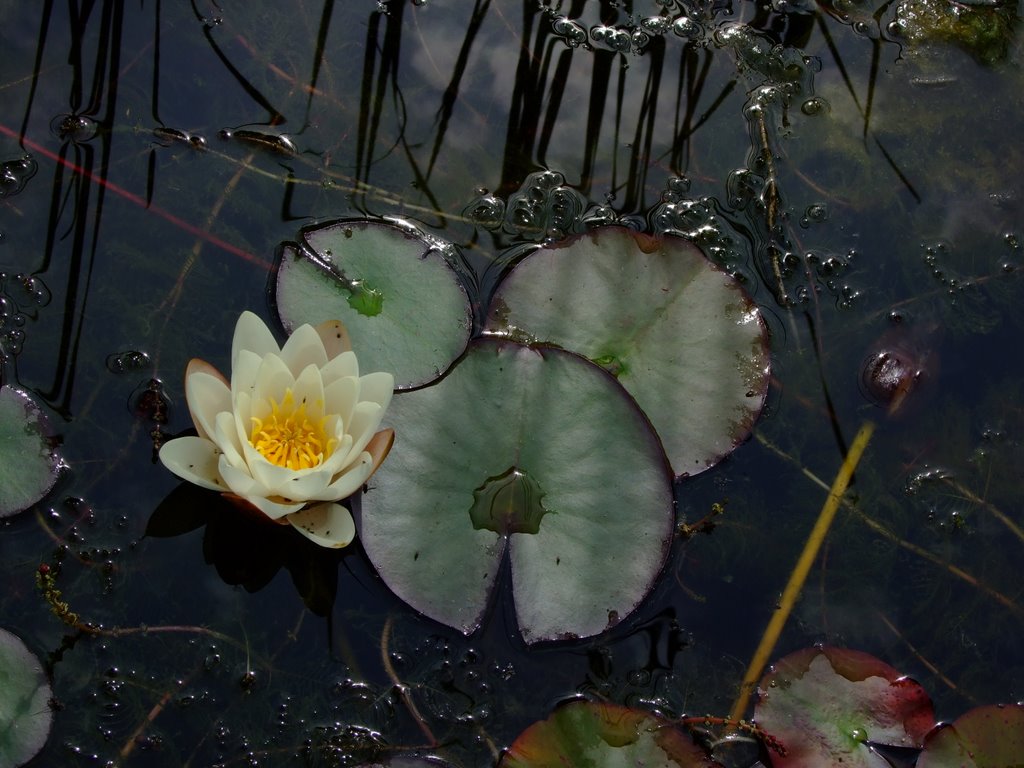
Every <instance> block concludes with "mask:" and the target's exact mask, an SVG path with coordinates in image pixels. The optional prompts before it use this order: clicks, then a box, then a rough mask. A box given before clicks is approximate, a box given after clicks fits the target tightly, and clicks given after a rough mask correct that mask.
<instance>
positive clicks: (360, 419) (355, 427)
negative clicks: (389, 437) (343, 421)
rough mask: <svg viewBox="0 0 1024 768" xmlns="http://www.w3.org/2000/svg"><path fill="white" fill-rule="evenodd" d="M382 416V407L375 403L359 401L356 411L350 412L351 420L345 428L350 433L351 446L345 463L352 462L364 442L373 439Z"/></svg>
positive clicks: (360, 450)
mask: <svg viewBox="0 0 1024 768" xmlns="http://www.w3.org/2000/svg"><path fill="white" fill-rule="evenodd" d="M383 416H384V409H383V408H381V407H380V406H379V405H377V404H376V403H370V402H366V403H359V405H357V406H356V412H355V413H354V414H352V422H351V423H350V424H349V425H348V428H347V431H348V433H349V434H350V435H352V448H351V450H350V451H349V457H348V461H347V462H346V463H352V462H353V461H354V459H355V457H356V456H358V455H359V454H360V453H361V452H362V450H363V448H365V447H366V444H367V443H368V442H370V440H372V439H373V436H374V434H375V433H376V432H377V427H379V426H380V420H381V418H383Z"/></svg>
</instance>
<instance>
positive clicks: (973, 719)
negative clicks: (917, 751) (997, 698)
mask: <svg viewBox="0 0 1024 768" xmlns="http://www.w3.org/2000/svg"><path fill="white" fill-rule="evenodd" d="M1022 765H1024V705H1021V704H1013V705H1003V704H993V705H990V706H987V707H977V708H975V709H972V710H971V711H970V712H967V713H966V714H964V715H962V716H960V717H958V718H957V719H956V720H954V721H953V722H952V723H950V724H949V725H942V726H939V727H938V728H936V729H935V730H934V731H932V732H931V733H930V734H928V738H927V739H925V744H924V751H923V752H922V753H921V757H920V758H918V761H917V768H1019V766H1022Z"/></svg>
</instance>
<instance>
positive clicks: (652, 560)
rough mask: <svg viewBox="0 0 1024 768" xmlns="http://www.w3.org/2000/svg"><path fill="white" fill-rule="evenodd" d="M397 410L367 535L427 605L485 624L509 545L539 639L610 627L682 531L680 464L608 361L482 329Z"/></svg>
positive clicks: (406, 595) (526, 633) (531, 628)
mask: <svg viewBox="0 0 1024 768" xmlns="http://www.w3.org/2000/svg"><path fill="white" fill-rule="evenodd" d="M388 415H389V421H390V422H391V423H393V424H396V425H400V427H399V430H400V434H401V439H400V440H397V441H396V442H395V447H394V449H393V450H392V452H391V455H390V456H389V458H388V461H387V462H386V463H385V464H384V466H382V468H381V471H380V472H379V473H378V475H377V476H376V477H375V478H374V481H373V483H371V486H370V491H369V492H368V493H367V494H365V495H364V496H363V499H362V510H361V527H360V537H361V539H362V542H363V547H364V549H365V550H366V553H367V555H368V556H369V558H370V560H371V561H372V562H373V564H374V566H375V567H376V569H377V572H378V573H379V574H380V575H381V577H382V578H383V579H384V581H385V582H386V583H387V584H388V586H389V587H390V588H391V589H392V591H394V592H395V593H396V594H398V595H399V597H401V598H402V599H404V600H405V601H406V602H408V603H409V604H410V605H412V606H413V607H414V608H416V609H417V610H418V611H420V612H421V613H423V614H426V615H427V616H429V617H431V618H433V619H436V620H437V621H440V622H442V623H443V624H447V625H448V626H452V627H455V628H457V629H460V630H461V631H463V632H464V633H467V634H469V633H471V632H473V631H474V630H475V629H476V628H478V627H479V626H480V623H481V622H482V620H483V617H484V615H485V613H486V611H487V608H488V606H489V604H490V600H491V596H492V593H493V591H494V587H495V585H496V584H497V583H499V580H498V573H499V571H500V569H501V565H502V562H503V560H504V558H505V556H506V553H507V555H508V558H509V565H510V566H511V568H510V571H511V582H512V596H513V600H514V602H515V610H516V617H517V620H518V623H519V629H520V632H521V633H522V635H523V638H524V640H526V642H528V643H536V642H541V641H548V640H561V639H570V638H578V637H589V636H592V635H595V634H598V633H600V632H603V631H604V630H606V629H608V628H609V627H611V626H614V625H615V624H617V623H618V621H619V620H620V619H621V618H623V617H625V616H626V615H627V614H629V613H630V612H632V611H633V610H634V609H635V608H636V607H637V605H639V603H640V601H641V600H642V599H643V598H644V597H645V596H646V595H647V593H648V592H649V591H650V589H651V587H652V586H653V584H654V581H655V579H656V578H657V576H658V574H659V573H660V572H661V569H662V566H663V565H664V562H665V560H666V558H667V556H668V552H669V548H670V546H671V543H672V537H673V531H674V523H675V511H674V509H673V496H672V473H671V470H670V468H669V466H668V464H667V462H666V460H665V454H664V451H663V450H662V448H661V444H660V443H659V441H658V438H657V435H655V434H654V432H653V430H652V429H651V427H650V423H649V422H648V420H647V419H646V417H645V416H644V415H643V413H642V412H641V411H640V409H639V408H637V406H636V403H635V402H633V400H632V398H630V397H629V396H628V395H627V394H626V392H625V391H624V390H623V389H622V388H621V387H620V386H619V385H618V384H617V383H616V381H615V380H614V378H613V377H612V376H610V375H609V374H608V373H607V372H605V371H604V370H602V369H601V368H599V367H598V366H595V365H593V364H591V363H590V362H589V361H587V360H585V359H584V358H582V357H580V356H579V355H576V354H574V353H571V352H567V351H565V350H562V349H559V348H556V347H544V346H527V345H523V344H518V343H516V342H513V341H510V340H507V339H498V338H494V337H484V338H480V339H477V340H475V341H474V342H473V343H472V344H471V345H470V347H469V350H468V351H467V353H466V355H465V356H464V357H463V358H462V359H461V360H460V361H459V364H458V365H456V366H455V367H454V368H452V370H451V371H450V372H449V373H448V375H447V376H446V377H445V378H443V379H442V380H441V381H439V382H437V383H436V384H435V385H433V386H431V387H425V388H423V389H419V390H416V391H414V392H408V393H403V394H400V395H398V396H396V397H395V398H394V400H393V401H392V403H391V409H390V411H389V414H388Z"/></svg>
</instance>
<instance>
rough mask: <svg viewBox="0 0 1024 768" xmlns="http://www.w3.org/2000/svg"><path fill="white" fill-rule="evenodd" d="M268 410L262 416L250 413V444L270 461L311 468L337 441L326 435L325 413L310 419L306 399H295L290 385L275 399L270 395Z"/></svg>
mask: <svg viewBox="0 0 1024 768" xmlns="http://www.w3.org/2000/svg"><path fill="white" fill-rule="evenodd" d="M270 408H271V413H270V415H269V416H267V418H265V419H257V418H256V417H255V416H253V417H252V436H251V437H250V438H249V441H250V442H251V443H252V447H253V448H255V449H256V450H257V451H259V452H260V453H261V454H263V456H264V458H266V460H267V461H269V462H270V463H271V464H276V465H277V466H279V467H287V468H288V469H310V468H311V467H316V466H319V465H320V464H321V463H322V462H323V460H324V459H326V458H327V457H328V456H330V455H331V453H333V451H334V447H335V445H336V443H337V440H335V439H334V438H333V437H332V438H330V439H328V437H327V431H326V430H325V429H324V423H325V422H326V421H327V417H326V416H324V417H322V418H320V419H319V420H318V421H313V420H311V419H310V418H309V415H308V414H307V413H306V402H305V400H303V401H302V402H301V403H298V404H296V403H295V396H294V395H293V394H292V391H291V390H290V389H288V390H285V393H284V398H283V399H282V400H281V402H280V403H278V402H277V401H276V400H274V398H270Z"/></svg>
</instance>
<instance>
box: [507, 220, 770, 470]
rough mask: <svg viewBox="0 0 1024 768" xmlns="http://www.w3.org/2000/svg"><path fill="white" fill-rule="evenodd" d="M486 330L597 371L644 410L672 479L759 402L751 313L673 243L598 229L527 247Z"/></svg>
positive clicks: (702, 465) (745, 424)
mask: <svg viewBox="0 0 1024 768" xmlns="http://www.w3.org/2000/svg"><path fill="white" fill-rule="evenodd" d="M487 327H488V329H489V330H491V331H493V332H496V333H505V334H508V335H509V336H511V337H512V338H519V339H532V340H537V341H542V342H549V343H552V344H557V345H559V346H561V347H564V348H565V349H568V350H571V351H573V352H577V353H579V354H581V355H584V356H585V357H588V358H590V359H591V360H593V361H594V362H596V363H598V364H599V365H602V366H604V367H605V368H606V369H607V370H608V371H610V372H611V373H612V374H613V375H614V376H616V378H618V380H619V383H620V384H622V386H624V387H625V388H626V389H627V390H628V391H629V393H630V394H631V395H633V397H634V398H636V401H637V403H639V404H640V407H641V408H643V409H644V411H645V412H646V413H647V415H648V417H649V418H650V420H651V422H652V423H653V424H654V427H655V428H656V429H657V431H658V434H659V435H660V436H661V440H662V442H663V443H664V445H665V451H666V453H667V454H668V458H669V461H670V462H671V464H672V467H673V468H674V470H675V472H676V474H678V475H693V474H696V473H698V472H701V471H703V470H705V469H707V468H708V467H710V466H712V465H714V464H715V463H716V462H718V461H719V460H720V459H721V458H722V457H723V456H725V455H726V454H727V453H729V452H730V451H731V450H732V449H733V448H734V447H735V446H736V445H737V444H738V443H739V442H741V441H742V440H744V439H745V438H746V437H747V435H748V434H749V432H750V429H751V427H752V426H753V423H754V421H755V420H756V418H757V416H758V414H759V413H760V412H761V408H762V406H763V405H764V399H765V395H766V393H767V388H768V369H769V355H768V345H767V332H766V330H765V325H764V322H763V320H762V319H761V314H760V312H759V311H758V310H757V308H756V306H755V305H754V304H753V302H752V301H751V300H750V298H749V297H748V296H747V295H746V294H745V293H744V292H743V290H742V288H741V287H740V285H739V283H737V282H736V280H734V279H733V278H732V277H730V276H729V275H727V274H725V273H724V272H723V271H722V270H720V269H718V268H717V267H716V266H714V265H713V264H712V263H711V262H710V261H708V260H707V259H706V258H705V257H704V255H703V254H702V253H701V252H700V251H699V250H698V249H697V247H696V246H694V245H693V244H692V243H690V242H688V241H686V240H683V239H680V238H674V237H665V238H662V239H657V238H653V237H650V236H648V235H643V234H640V233H637V232H634V231H632V230H628V229H622V228H618V227H606V228H601V229H596V230H594V231H593V232H591V233H589V234H586V235H583V236H581V237H579V238H576V239H573V240H569V241H566V242H564V243H559V244H557V245H554V246H549V247H545V248H541V249H539V250H537V251H534V252H533V253H532V254H530V255H529V256H527V257H526V258H525V259H523V261H521V262H520V263H519V264H518V265H517V266H516V267H515V269H513V270H512V272H511V273H509V275H508V276H507V277H506V278H505V280H504V281H503V282H502V283H501V285H499V287H498V290H497V292H496V293H495V296H494V298H493V299H492V301H491V307H490V312H489V317H488V320H487Z"/></svg>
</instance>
